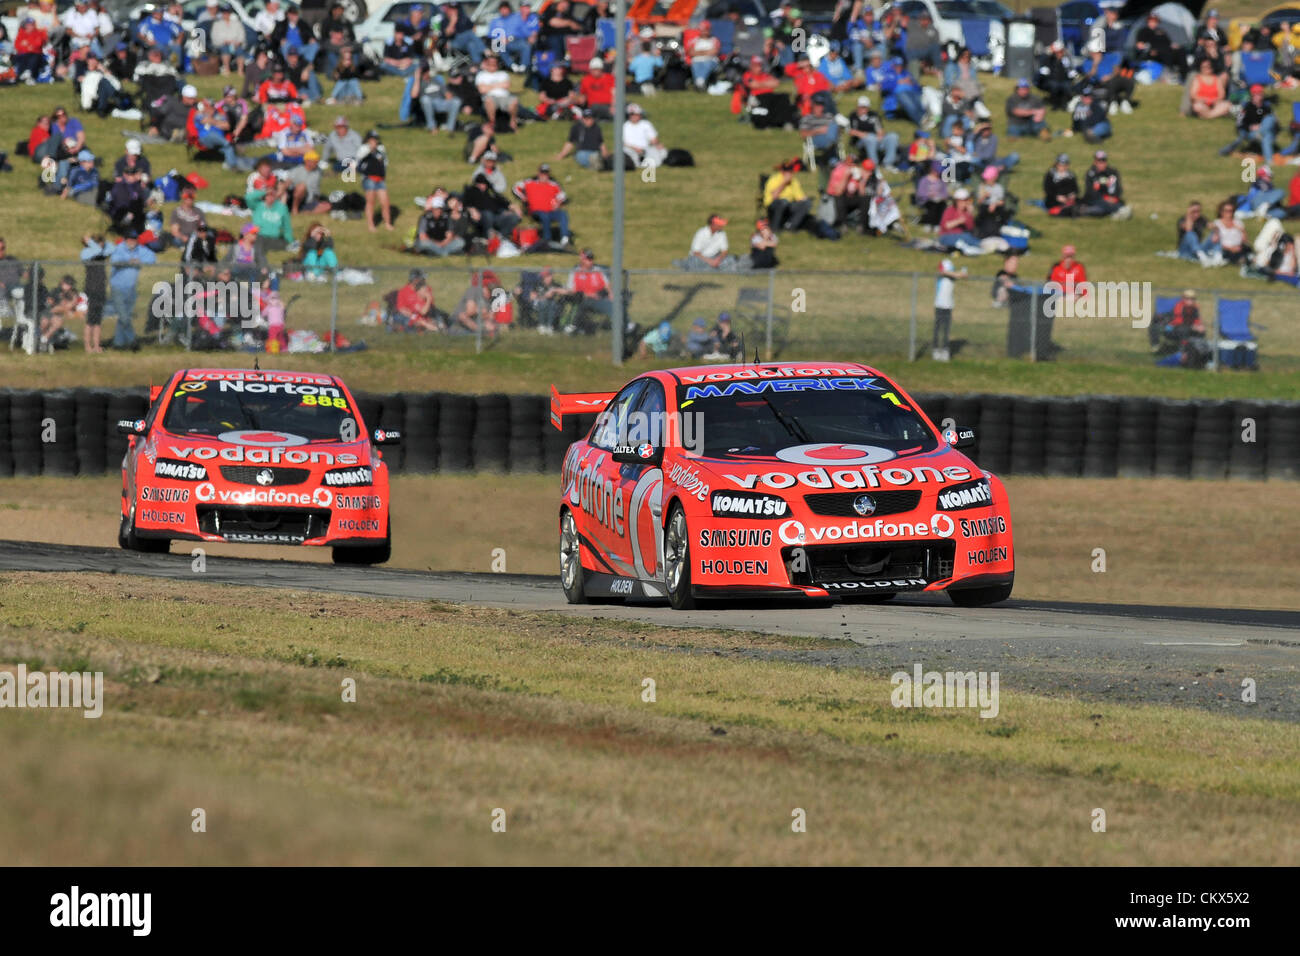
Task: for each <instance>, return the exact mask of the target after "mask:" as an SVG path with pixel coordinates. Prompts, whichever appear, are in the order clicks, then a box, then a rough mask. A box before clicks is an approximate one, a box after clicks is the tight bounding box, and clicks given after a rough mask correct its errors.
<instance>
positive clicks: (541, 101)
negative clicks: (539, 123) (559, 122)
mask: <svg viewBox="0 0 1300 956" xmlns="http://www.w3.org/2000/svg"><path fill="white" fill-rule="evenodd" d="M577 102H578V100H577V94H575V93H574V89H573V81H572V80H571V79H569V71H568V70H566V69H565V68H564V64H563V63H555V64H552V66H551V71H550V73H549V74H548V75H547V77H546V79H544V80H542V81H541V84H540V86H539V87H538V90H537V111H536V112H537V115H538V116H539V117H541V118H542V119H559V118H562V117H564V116H572V115H573V113H574V111H575V110H578V109H580V107H578V105H577Z"/></svg>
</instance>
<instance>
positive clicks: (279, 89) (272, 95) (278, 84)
mask: <svg viewBox="0 0 1300 956" xmlns="http://www.w3.org/2000/svg"><path fill="white" fill-rule="evenodd" d="M255 99H256V100H257V102H259V103H262V104H266V103H296V102H298V100H300V99H302V95H301V93H299V91H298V87H297V86H296V85H294V83H293V81H292V80H290V79H289V76H288V74H287V73H286V72H285V69H284V67H283V66H281V65H280V64H279V63H278V62H277V63H275V64H273V65H272V66H271V75H270V76H269V77H267V78H266V79H265V80H263V81H262V82H261V84H260V85H259V86H258V87H257V96H256V97H255Z"/></svg>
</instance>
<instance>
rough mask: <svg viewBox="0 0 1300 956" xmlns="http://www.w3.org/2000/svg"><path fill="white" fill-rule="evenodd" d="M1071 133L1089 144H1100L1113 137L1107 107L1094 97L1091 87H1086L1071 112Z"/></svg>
mask: <svg viewBox="0 0 1300 956" xmlns="http://www.w3.org/2000/svg"><path fill="white" fill-rule="evenodd" d="M1070 131H1071V132H1073V133H1076V134H1078V135H1080V136H1082V137H1083V138H1084V140H1086V141H1087V142H1089V143H1100V142H1101V141H1102V140H1104V139H1109V138H1110V135H1111V128H1110V120H1109V119H1107V112H1106V107H1105V105H1104V104H1103V103H1102V102H1101V101H1100V100H1098V99H1097V98H1096V97H1095V96H1094V95H1093V90H1092V87H1091V86H1085V87H1084V88H1083V90H1082V91H1080V93H1079V99H1078V101H1077V102H1075V104H1074V109H1073V110H1071V112H1070Z"/></svg>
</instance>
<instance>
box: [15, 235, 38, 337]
mask: <svg viewBox="0 0 1300 956" xmlns="http://www.w3.org/2000/svg"><path fill="white" fill-rule="evenodd" d="M31 301H32V314H31V316H30V317H27V315H26V312H24V313H23V314H24V317H27V319H28V322H29V325H28V326H27V329H26V331H25V332H24V334H23V351H24V352H26V353H27V354H28V355H35V354H36V341H37V339H39V338H40V335H41V332H40V329H41V260H40V259H33V260H32V299H31ZM24 305H26V303H24ZM15 331H17V329H15Z"/></svg>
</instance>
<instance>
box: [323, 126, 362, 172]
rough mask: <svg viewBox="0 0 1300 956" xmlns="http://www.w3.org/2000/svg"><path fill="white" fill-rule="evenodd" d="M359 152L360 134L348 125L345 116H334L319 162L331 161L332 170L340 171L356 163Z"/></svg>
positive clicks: (328, 162)
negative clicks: (332, 126) (332, 125)
mask: <svg viewBox="0 0 1300 956" xmlns="http://www.w3.org/2000/svg"><path fill="white" fill-rule="evenodd" d="M360 152H361V134H360V133H358V132H357V131H356V130H354V129H352V128H351V127H349V126H348V118H347V117H346V116H336V117H334V128H333V129H332V130H330V135H329V138H328V139H326V140H325V147H324V149H322V151H321V162H322V163H327V164H330V163H332V164H333V166H332V168H333V170H334V171H335V172H336V173H341V172H342V171H343V170H344V169H349V168H352V167H354V166H355V165H356V162H357V156H358V154H359V153H360Z"/></svg>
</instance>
